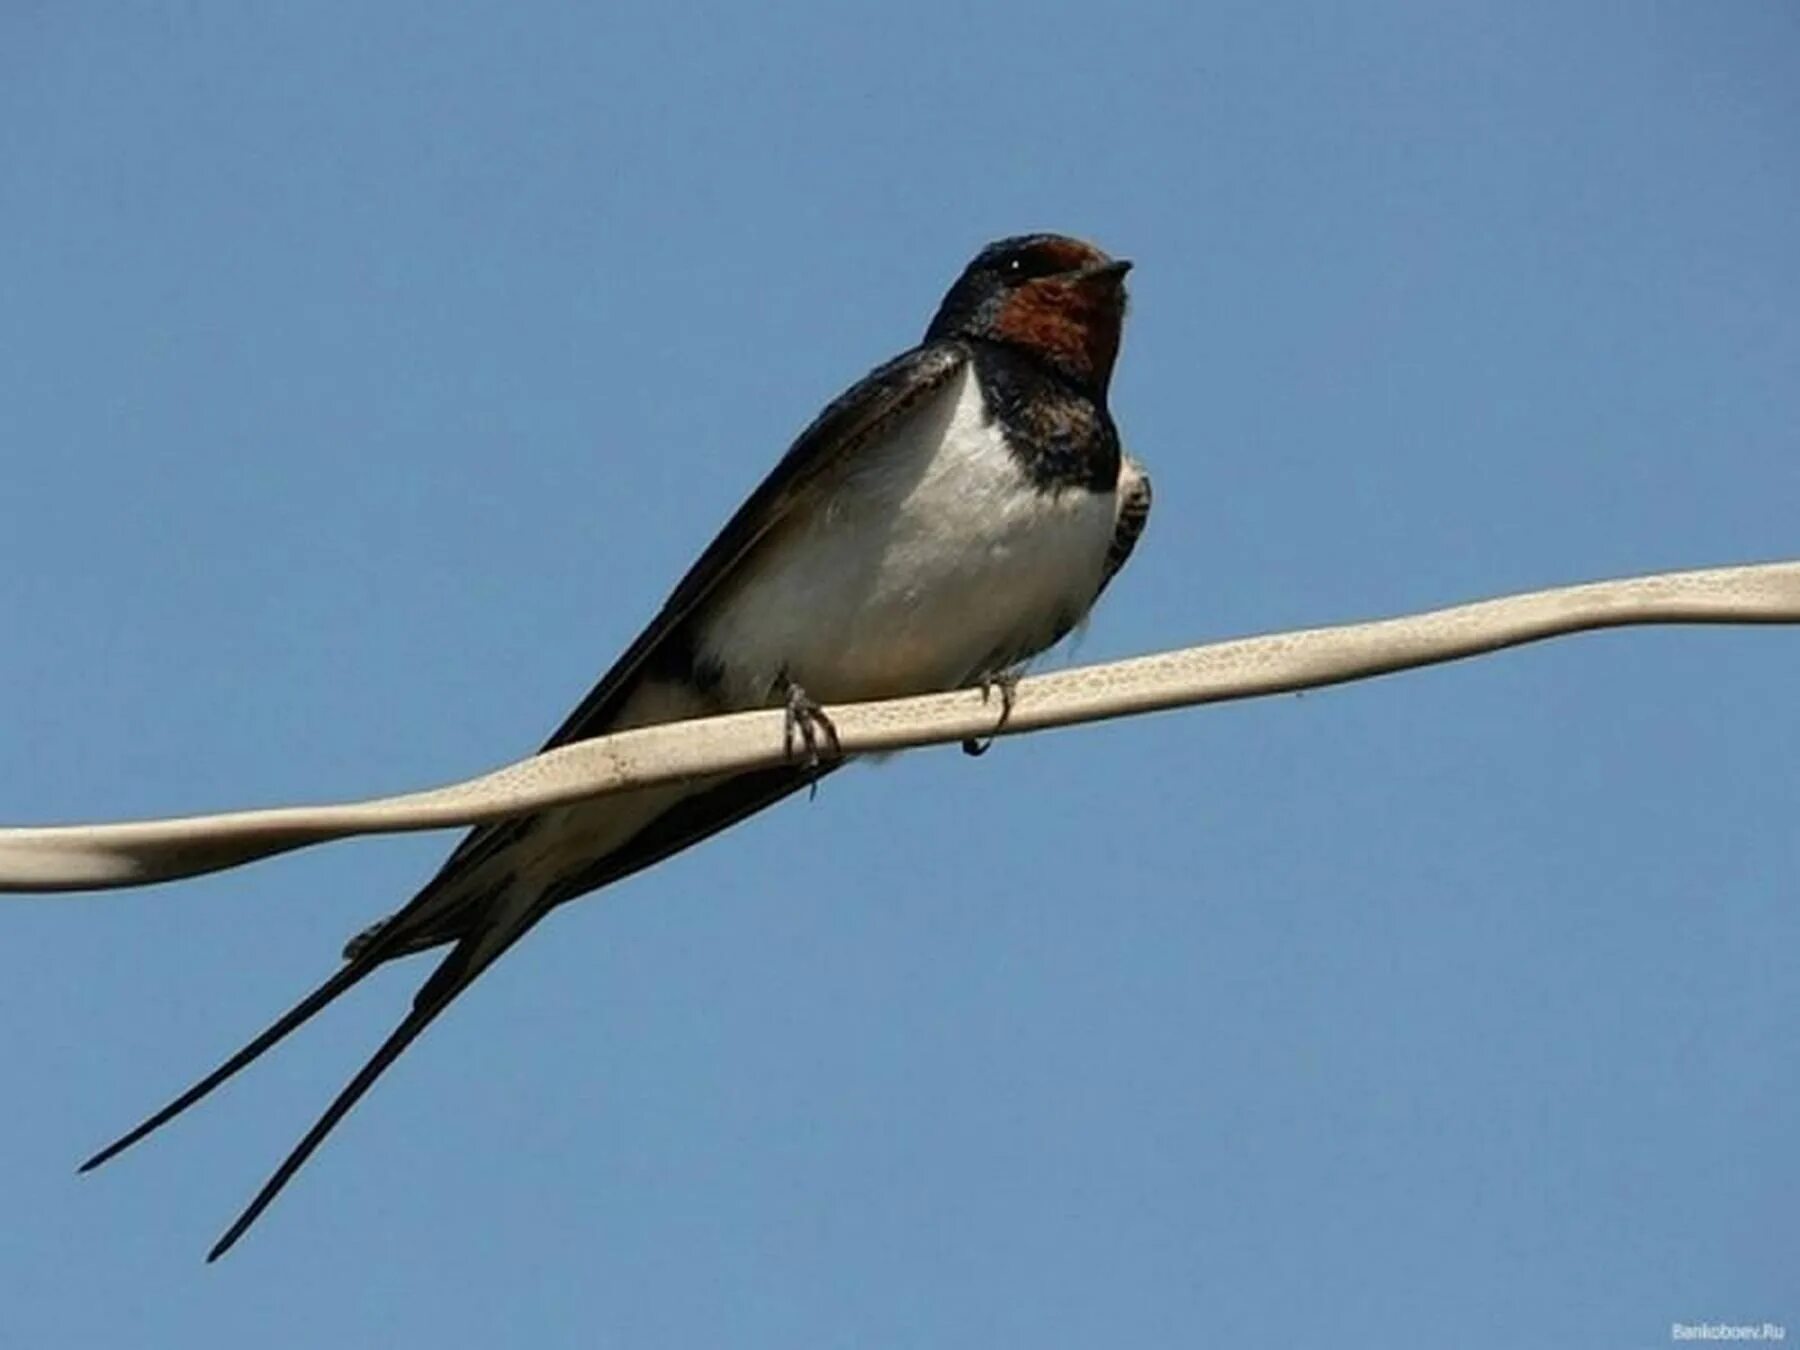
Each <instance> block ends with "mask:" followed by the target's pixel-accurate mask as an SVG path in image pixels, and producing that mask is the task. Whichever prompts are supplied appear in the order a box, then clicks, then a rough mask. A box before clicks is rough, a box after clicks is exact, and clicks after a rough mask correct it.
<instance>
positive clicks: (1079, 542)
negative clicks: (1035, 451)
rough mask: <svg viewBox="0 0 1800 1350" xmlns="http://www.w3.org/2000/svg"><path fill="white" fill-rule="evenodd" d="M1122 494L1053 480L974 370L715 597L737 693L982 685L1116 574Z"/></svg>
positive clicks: (709, 621)
mask: <svg viewBox="0 0 1800 1350" xmlns="http://www.w3.org/2000/svg"><path fill="white" fill-rule="evenodd" d="M1113 513H1114V506H1113V495H1112V494H1111V493H1096V492H1091V491H1088V490H1086V489H1081V488H1068V489H1064V490H1062V491H1060V492H1056V493H1046V492H1043V491H1040V490H1038V489H1037V488H1036V487H1035V486H1033V485H1032V484H1031V483H1030V482H1029V480H1028V479H1027V478H1026V477H1025V475H1024V473H1023V472H1022V470H1021V469H1020V467H1019V465H1018V462H1017V461H1016V460H1015V459H1014V457H1013V455H1012V454H1011V452H1010V451H1009V450H1008V449H1007V447H1006V445H1005V442H1004V440H1003V439H1002V435H1001V431H1000V428H999V426H998V425H997V424H996V423H995V422H993V421H992V420H991V419H990V418H989V416H988V412H987V409H986V407H985V406H984V405H983V401H982V397H981V390H980V384H979V382H978V381H977V380H976V378H975V375H974V372H973V370H972V369H966V370H965V371H964V372H963V374H962V375H961V376H960V377H958V378H957V379H956V380H953V381H951V382H950V384H949V385H948V386H947V387H946V388H945V390H944V391H943V392H942V393H940V394H939V395H938V396H937V397H936V398H935V399H933V400H931V401H930V403H928V404H927V405H926V406H924V407H922V408H921V409H920V410H919V411H918V412H917V413H915V414H914V415H913V416H912V417H910V418H908V419H907V421H906V422H905V423H904V424H903V425H902V426H901V427H899V428H898V429H896V431H895V432H894V433H893V434H892V436H891V438H890V439H889V441H888V442H887V444H885V445H883V446H870V447H867V448H866V449H865V450H864V452H863V454H862V456H861V457H860V459H859V462H858V463H857V464H856V465H855V466H854V467H853V468H851V469H850V470H849V471H848V472H847V473H846V475H845V477H844V478H843V479H842V480H841V481H840V482H838V483H837V484H835V485H834V486H833V487H832V488H831V489H830V490H829V497H828V499H827V504H826V509H823V510H812V511H807V512H804V513H800V514H802V515H803V517H804V518H802V519H799V520H797V521H795V522H792V523H790V524H787V525H785V526H783V527H778V529H777V530H776V531H775V532H773V533H772V534H771V535H770V537H768V538H767V539H765V540H764V541H763V542H762V543H761V544H759V545H758V546H757V549H756V551H755V554H754V555H753V557H752V558H749V559H746V560H745V565H744V566H743V568H742V574H743V577H744V579H743V581H741V582H739V583H737V584H736V585H728V586H727V587H726V588H724V589H723V590H722V591H721V592H720V593H719V594H718V595H717V596H716V597H715V598H714V600H713V601H712V602H710V603H709V604H708V606H707V609H708V610H709V611H710V613H709V615H708V616H707V618H706V619H705V620H704V621H703V622H702V624H701V626H700V629H699V649H700V654H701V655H702V656H703V657H706V658H709V659H710V660H711V661H713V662H716V663H717V665H718V666H719V668H720V669H722V670H723V671H724V674H725V688H724V689H723V690H722V691H721V692H722V693H723V694H724V695H725V698H726V700H727V701H728V702H729V703H731V704H735V705H739V706H742V705H745V704H755V703H762V702H766V701H767V700H768V699H769V696H770V691H771V690H773V689H774V688H775V687H776V685H777V684H778V682H779V681H780V680H781V678H782V677H783V676H784V675H785V676H786V677H787V678H789V679H791V680H793V681H794V682H796V683H798V684H799V685H801V686H802V687H803V688H804V689H805V690H806V692H807V693H808V694H809V695H811V696H812V697H813V698H816V699H819V700H821V701H824V702H846V701H853V700H857V699H870V698H886V697H892V696H896V695H900V694H907V693H921V692H925V691H928V690H934V689H948V688H955V687H957V686H959V685H963V684H967V683H969V682H970V681H971V680H974V679H976V678H978V677H980V676H982V675H984V674H987V673H990V672H992V671H994V670H996V669H997V668H999V667H1001V666H1004V665H1007V664H1010V663H1012V662H1015V661H1018V660H1022V659H1023V658H1025V657H1027V656H1030V655H1034V654H1035V653H1037V652H1038V651H1041V650H1042V649H1043V648H1044V647H1046V646H1048V645H1049V644H1050V643H1051V642H1052V641H1054V640H1055V638H1056V637H1057V635H1058V632H1059V630H1061V629H1063V628H1066V627H1067V626H1068V624H1070V623H1072V622H1073V621H1075V620H1077V619H1079V618H1080V617H1081V616H1082V615H1084V614H1085V613H1086V612H1087V610H1088V607H1089V606H1090V605H1092V604H1093V602H1094V597H1095V595H1096V594H1097V593H1098V591H1099V588H1100V582H1101V577H1102V574H1103V569H1104V566H1105V559H1106V552H1107V547H1108V544H1109V543H1110V541H1111V538H1112V531H1113Z"/></svg>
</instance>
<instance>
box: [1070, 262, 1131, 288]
mask: <svg viewBox="0 0 1800 1350" xmlns="http://www.w3.org/2000/svg"><path fill="white" fill-rule="evenodd" d="M1130 270H1131V259H1129V258H1115V259H1113V260H1112V261H1111V262H1105V263H1096V264H1095V265H1094V266H1092V267H1084V268H1083V269H1082V271H1081V279H1082V280H1083V281H1089V280H1092V281H1113V282H1118V281H1123V280H1124V279H1125V274H1126V273H1127V272H1129V271H1130Z"/></svg>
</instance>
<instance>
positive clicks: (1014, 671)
mask: <svg viewBox="0 0 1800 1350" xmlns="http://www.w3.org/2000/svg"><path fill="white" fill-rule="evenodd" d="M1023 675H1024V670H1023V669H1022V668H1021V667H1019V666H1009V667H1008V668H1007V669H1005V670H1000V671H995V672H993V673H992V674H988V675H983V676H982V677H981V701H982V702H983V703H986V702H987V701H988V699H989V698H990V697H991V696H992V695H993V694H994V692H995V691H996V690H998V691H999V694H1000V720H999V721H998V722H996V723H994V729H993V730H992V731H990V732H989V733H988V734H987V739H986V740H977V739H976V738H975V737H973V736H971V737H969V739H968V740H966V741H964V742H963V743H962V748H963V753H964V754H965V755H969V756H971V757H979V756H981V755H985V754H986V753H987V752H988V751H989V750H990V749H992V748H993V745H994V737H996V736H998V735H999V734H1000V733H1001V732H1003V731H1005V730H1006V724H1007V723H1008V722H1010V721H1012V711H1013V699H1014V697H1015V696H1016V695H1017V694H1018V692H1019V680H1020V679H1021V677H1022V676H1023Z"/></svg>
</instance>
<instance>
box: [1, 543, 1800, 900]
mask: <svg viewBox="0 0 1800 1350" xmlns="http://www.w3.org/2000/svg"><path fill="white" fill-rule="evenodd" d="M1670 623H1800V562H1780V563H1767V564H1763V565H1760V566H1747V567H1722V568H1713V569H1708V570H1705V571H1694V572H1669V573H1661V574H1658V575H1654V576H1647V577H1635V578H1631V579H1629V580H1623V581H1599V582H1592V583H1589V584H1587V585H1582V586H1566V587H1559V588H1557V589H1555V590H1548V591H1533V592H1530V593H1528V594H1524V595H1513V596H1507V597H1505V598H1503V599H1499V600H1484V601H1480V602H1478V603H1475V604H1469V605H1458V606H1455V607H1454V608H1451V609H1440V610H1432V611H1430V612H1428V613H1424V614H1414V615H1409V616H1407V617H1405V618H1399V619H1381V620H1377V621H1375V622H1371V623H1360V624H1349V625H1345V626H1342V627H1335V628H1312V629H1303V630H1299V631H1296V632H1290V633H1275V634H1271V635H1269V636H1267V637H1255V638H1243V639H1239V640H1236V641H1231V642H1218V643H1211V644H1209V645H1207V646H1203V647H1189V648H1186V649H1184V650H1181V651H1172V652H1161V653H1158V654H1156V655H1153V656H1140V657H1136V658H1134V659H1132V660H1128V661H1115V662H1112V663H1110V664H1107V665H1100V666H1085V667H1081V668H1078V669H1074V670H1065V671H1058V672H1056V673H1054V674H1050V675H1040V676H1035V677H1033V678H1031V679H1027V680H1024V681H1022V682H1021V683H1020V684H1019V686H1018V689H1017V692H1016V697H1015V700H1014V704H1013V711H1012V716H1011V719H1010V720H1009V722H1008V724H1007V727H1006V734H1008V735H1013V734H1017V733H1020V732H1026V731H1037V730H1040V729H1042V728H1045V727H1058V726H1071V725H1074V724H1076V723H1080V722H1094V721H1099V720H1101V719H1103V718H1108V717H1125V716H1129V715H1131V714H1133V713H1145V712H1155V711H1158V710H1160V709H1165V708H1181V707H1188V706H1191V705H1194V704H1200V703H1219V702H1223V701H1225V700H1227V699H1240V698H1255V697H1258V696H1260V695H1264V694H1279V693H1285V692H1289V691H1292V690H1297V689H1315V688H1318V687H1319V686H1321V685H1329V684H1339V683H1342V682H1344V681H1346V680H1356V679H1366V678H1368V677H1369V676H1372V675H1381V674H1386V673H1388V672H1390V671H1396V670H1405V669H1409V668H1411V667H1413V666H1425V665H1432V664H1434V663H1436V662H1440V661H1453V660H1456V659H1458V658H1460V657H1465V656H1476V655H1480V654H1481V653H1484V652H1491V651H1497V650H1499V649H1501V648H1503V647H1514V646H1518V645H1519V644H1520V643H1525V642H1535V641H1538V640H1539V639H1542V638H1548V637H1557V636H1560V635H1563V634H1568V633H1579V632H1583V631H1586V630H1589V629H1594V628H1611V627H1620V626H1624V625H1629V624H1670ZM998 711H999V703H998V699H997V697H990V698H987V699H984V698H983V696H982V695H981V693H980V692H979V691H975V690H962V691H959V692H956V693H950V694H932V695H926V696H924V697H921V698H904V699H893V700H890V701H888V702H883V703H858V704H846V705H843V706H840V707H832V708H829V709H828V710H827V713H828V715H829V717H830V719H831V721H832V724H833V725H834V726H835V727H836V729H837V734H838V739H839V742H840V744H841V745H842V748H843V750H844V752H845V753H846V754H851V755H855V754H865V753H871V752H876V751H884V750H900V749H905V748H907V747H910V746H920V745H932V744H938V743H941V742H947V741H960V740H964V739H967V738H970V737H980V736H986V735H987V734H988V733H990V732H992V731H993V730H994V723H995V719H996V717H997V715H998ZM783 720H784V715H783V713H782V712H780V711H765V712H752V713H735V714H732V715H730V716H726V717H716V718H708V719H704V720H701V721H693V722H677V723H670V724H668V725H665V726H656V727H645V728H642V729H640V730H636V731H627V732H622V733H620V734H619V735H616V736H607V737H603V738H600V739H596V740H592V741H584V742H581V743H579V744H576V745H570V746H565V747H563V748H562V749H560V750H553V751H551V752H550V753H548V754H545V755H539V756H537V757H535V758H532V759H526V760H521V761H519V762H518V763H516V764H510V765H508V766H507V767H505V768H503V769H498V770H496V771H494V772H493V773H489V774H483V775H482V776H481V777H479V778H471V779H469V780H467V781H465V782H461V783H454V784H451V785H450V786H448V787H441V788H434V789H431V790H428V791H424V792H409V793H404V794H402V795H400V796H395V797H381V798H377V799H375V800H373V801H365V802H351V803H343V804H338V805H330V806H296V807H283V808H278V809H273V810H260V811H232V812H227V813H224V814H221V815H212V816H188V817H184V818H180V819H175V820H155V821H138V822H131V823H125V824H115V825H67V826H50V827H28V828H21V829H0V891H66V890H94V889H99V888H103V887H110V886H139V885H145V884H148V883H150V882H156V881H167V880H170V879H173V878H176V877H187V876H195V875H198V874H200V873H202V872H213V871H217V870H219V869H220V868H225V867H235V866H237V865H239V864H241V863H247V862H251V861H254V860H255V859H257V858H265V857H268V856H269V855H271V854H275V853H282V852H285V851H287V850H288V849H294V848H300V847H303V846H305V845H307V844H317V843H323V842H326V841H328V840H332V839H343V838H347V837H349V836H351V835H359V834H388V833H395V832H399V831H404V830H435V829H443V828H446V827H448V826H455V825H469V824H473V823H475V822H477V821H485V820H495V819H499V818H500V817H503V816H510V815H518V814H521V813H523V812H527V811H535V810H539V809H541V808H543V807H546V806H551V805H555V804H558V803H563V802H570V801H575V800H578V799H580V798H583V797H597V796H602V795H605V794H607V793H612V792H626V791H630V790H631V789H633V788H639V787H648V786H651V785H653V784H657V783H666V782H670V781H674V780H678V779H684V778H693V777H699V776H703V775H705V774H710V773H720V772H725V771H730V770H738V769H751V768H763V767H767V766H769V765H774V764H779V763H781V762H783V760H784V759H785V758H786V754H785V751H784V748H783V729H784V728H783Z"/></svg>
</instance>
